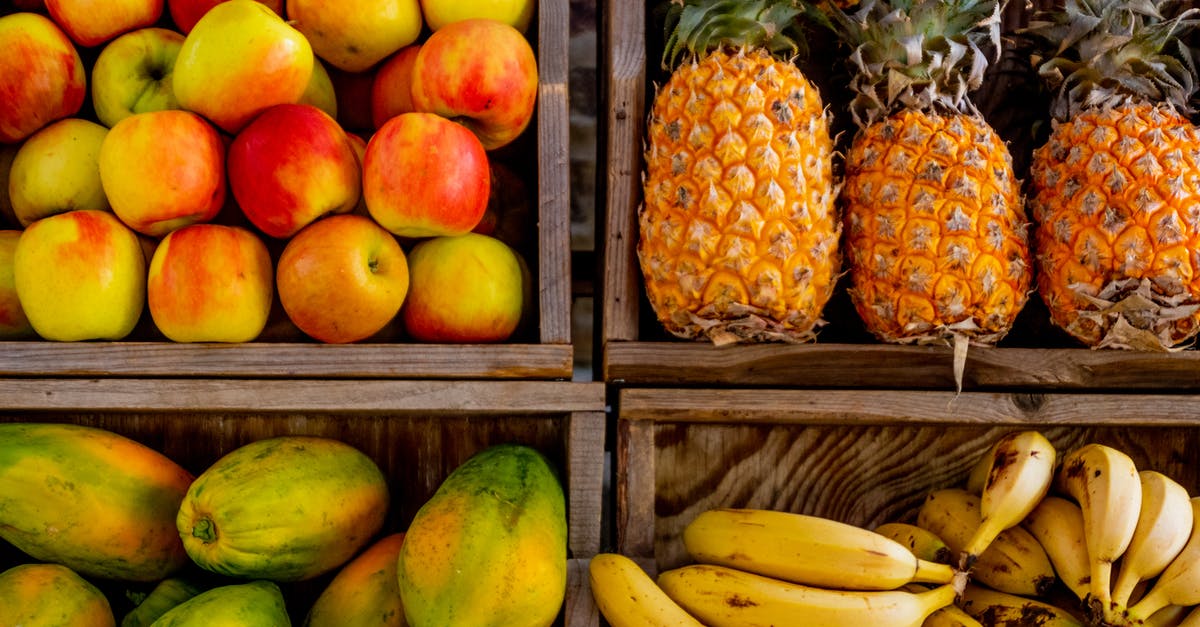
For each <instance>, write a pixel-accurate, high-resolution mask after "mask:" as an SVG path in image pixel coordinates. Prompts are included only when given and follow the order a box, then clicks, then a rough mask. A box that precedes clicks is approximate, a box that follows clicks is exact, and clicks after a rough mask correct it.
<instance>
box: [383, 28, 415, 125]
mask: <svg viewBox="0 0 1200 627" xmlns="http://www.w3.org/2000/svg"><path fill="white" fill-rule="evenodd" d="M420 50H421V45H420V44H413V45H411V46H405V47H404V48H401V49H400V50H399V51H398V52H396V54H394V55H392V56H390V57H388V60H387V61H384V62H383V63H382V64H381V65H380V66H379V68H378V69H377V70H375V77H374V79H373V80H372V81H371V121H372V122H373V123H374V125H375V128H379V127H381V126H383V124H384V122H387V121H388V120H390V119H392V118H394V117H396V116H398V115H400V114H401V113H412V112H413V111H416V108H414V107H413V102H412V69H413V63H415V62H416V60H417V53H418V52H420Z"/></svg>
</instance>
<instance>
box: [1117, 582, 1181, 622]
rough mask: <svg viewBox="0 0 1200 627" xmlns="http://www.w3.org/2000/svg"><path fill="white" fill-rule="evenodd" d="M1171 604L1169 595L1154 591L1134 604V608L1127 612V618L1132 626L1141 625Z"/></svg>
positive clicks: (1157, 590) (1158, 590)
mask: <svg viewBox="0 0 1200 627" xmlns="http://www.w3.org/2000/svg"><path fill="white" fill-rule="evenodd" d="M1170 604H1171V601H1170V600H1169V599H1167V595H1165V594H1163V591H1162V590H1161V589H1152V590H1150V592H1149V593H1147V594H1146V596H1144V597H1142V600H1140V601H1138V602H1137V603H1134V604H1133V607H1131V608H1129V609H1128V610H1126V611H1125V618H1126V620H1128V621H1129V622H1130V623H1132V624H1135V625H1140V624H1142V623H1143V622H1145V620H1146V619H1147V618H1150V617H1151V616H1153V615H1154V613H1155V612H1157V611H1159V610H1161V609H1162V608H1164V607H1166V606H1168V605H1170Z"/></svg>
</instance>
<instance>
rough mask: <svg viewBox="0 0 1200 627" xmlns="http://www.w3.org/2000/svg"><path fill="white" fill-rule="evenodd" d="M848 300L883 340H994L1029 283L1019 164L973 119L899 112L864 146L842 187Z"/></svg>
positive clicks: (861, 141)
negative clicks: (953, 337)
mask: <svg viewBox="0 0 1200 627" xmlns="http://www.w3.org/2000/svg"><path fill="white" fill-rule="evenodd" d="M842 198H843V202H844V205H845V222H846V233H847V237H846V247H847V250H848V257H849V266H850V268H849V272H850V277H851V281H852V287H851V289H850V295H851V298H852V300H853V302H854V305H855V308H856V309H857V311H858V314H859V316H860V317H861V318H862V320H863V322H864V324H865V326H866V328H867V330H869V331H870V332H871V333H873V334H874V335H875V336H876V337H878V338H879V339H881V340H883V341H885V342H922V341H935V340H944V339H947V338H948V337H949V336H951V335H953V334H960V335H962V336H965V337H967V338H968V339H971V340H973V341H975V342H976V343H983V344H987V343H994V342H995V341H998V340H999V339H1000V338H1002V337H1003V336H1004V335H1005V334H1006V333H1008V331H1009V330H1010V329H1011V327H1012V324H1013V322H1014V320H1015V319H1016V316H1017V314H1018V313H1020V311H1021V309H1022V308H1023V307H1024V306H1025V303H1026V301H1027V300H1028V293H1029V291H1030V284H1031V282H1032V278H1031V276H1030V275H1031V271H1032V260H1031V257H1030V250H1029V242H1028V234H1027V227H1028V224H1027V221H1026V217H1025V211H1024V207H1023V204H1022V199H1021V195H1020V184H1019V182H1018V181H1017V179H1016V178H1015V176H1014V174H1013V170H1012V157H1011V155H1010V154H1009V152H1008V148H1007V147H1006V146H1005V144H1004V142H1003V141H1002V140H1001V139H1000V138H999V136H998V135H997V134H996V132H995V131H994V130H993V129H992V128H991V127H990V126H988V125H987V123H986V122H985V121H984V120H982V119H981V118H978V117H975V116H972V115H966V114H950V115H939V114H927V113H924V112H921V111H917V110H902V111H900V112H898V113H896V114H893V115H892V116H890V117H887V118H884V119H883V120H881V121H879V122H877V123H875V124H872V125H870V126H867V127H866V128H864V129H863V130H862V131H861V132H860V133H859V134H858V135H857V136H856V138H855V140H854V143H853V144H852V146H851V149H850V153H849V155H848V156H847V161H846V180H845V185H844V187H843V189H842Z"/></svg>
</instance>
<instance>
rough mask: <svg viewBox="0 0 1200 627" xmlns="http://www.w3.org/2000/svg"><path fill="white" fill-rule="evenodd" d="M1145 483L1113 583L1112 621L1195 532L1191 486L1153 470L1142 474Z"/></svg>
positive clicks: (1110, 614)
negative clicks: (1140, 583) (1138, 510)
mask: <svg viewBox="0 0 1200 627" xmlns="http://www.w3.org/2000/svg"><path fill="white" fill-rule="evenodd" d="M1138 479H1139V480H1140V481H1141V482H1142V507H1141V512H1140V513H1139V514H1138V521H1137V527H1135V528H1134V531H1133V540H1131V541H1130V542H1129V548H1127V549H1125V552H1124V553H1123V554H1121V563H1120V570H1118V571H1117V580H1116V582H1115V583H1114V584H1113V591H1112V608H1113V610H1112V611H1111V612H1110V613H1109V614H1108V615H1107V616H1106V618H1107V619H1108V620H1109V621H1112V620H1114V619H1115V618H1116V617H1117V616H1120V614H1121V612H1123V611H1124V610H1125V607H1126V605H1127V604H1128V603H1129V597H1130V595H1131V594H1133V589H1134V587H1135V586H1137V584H1138V582H1139V581H1143V580H1146V579H1152V578H1154V577H1157V576H1158V575H1159V574H1160V573H1162V571H1163V569H1164V568H1166V567H1167V564H1170V563H1171V560H1172V559H1174V558H1175V556H1176V555H1179V552H1180V551H1182V550H1183V546H1184V545H1185V544H1187V541H1188V538H1189V537H1190V536H1191V535H1192V504H1191V500H1190V497H1188V493H1187V489H1185V488H1184V487H1183V486H1181V485H1179V484H1178V483H1176V482H1175V481H1174V480H1172V479H1171V478H1170V477H1168V476H1166V475H1164V474H1162V473H1161V472H1155V471H1153V470H1143V471H1141V472H1139V473H1138Z"/></svg>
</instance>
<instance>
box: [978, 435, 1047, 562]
mask: <svg viewBox="0 0 1200 627" xmlns="http://www.w3.org/2000/svg"><path fill="white" fill-rule="evenodd" d="M1055 457H1056V452H1055V450H1054V445H1053V444H1051V443H1050V440H1047V439H1046V436H1044V435H1042V434H1041V433H1038V432H1037V431H1015V432H1012V433H1008V434H1005V435H1004V436H1003V437H1001V438H1000V439H999V440H998V441H997V442H996V444H995V446H993V447H992V449H991V450H990V451H989V454H988V456H987V458H986V459H988V460H989V462H988V472H987V477H986V479H985V480H984V483H983V487H982V489H981V491H980V493H979V513H980V516H981V517H980V520H979V526H978V527H977V528H975V529H974V533H973V534H972V535H971V539H970V540H968V541H967V544H966V546H964V547H962V549H961V552H962V556H961V558H960V561H959V565H958V566H959V568H960V569H963V570H968V571H969V570H970V569H971V567H972V566H974V564H975V560H976V559H978V558H979V555H980V554H981V553H983V551H984V550H985V549H987V547H988V545H989V544H991V543H992V541H993V540H995V539H996V536H997V535H999V534H1000V532H1001V531H1004V530H1005V529H1008V528H1009V527H1012V526H1014V525H1017V524H1019V523H1020V522H1021V521H1022V520H1023V519H1024V518H1025V516H1027V515H1028V514H1029V512H1031V511H1033V508H1034V507H1036V506H1037V504H1038V503H1039V502H1040V501H1041V500H1042V497H1044V496H1046V492H1048V491H1049V490H1050V483H1051V481H1053V479H1054V462H1055Z"/></svg>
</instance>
